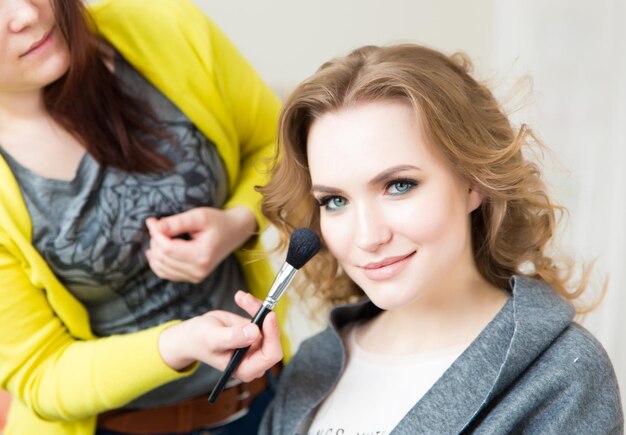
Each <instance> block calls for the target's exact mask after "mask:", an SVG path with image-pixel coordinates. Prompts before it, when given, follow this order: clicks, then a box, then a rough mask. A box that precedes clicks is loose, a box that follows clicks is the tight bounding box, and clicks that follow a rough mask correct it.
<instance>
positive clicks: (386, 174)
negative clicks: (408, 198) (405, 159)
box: [368, 165, 421, 186]
mask: <svg viewBox="0 0 626 435" xmlns="http://www.w3.org/2000/svg"><path fill="white" fill-rule="evenodd" d="M411 170H418V171H421V169H420V168H418V167H417V166H413V165H397V166H392V167H391V168H388V169H385V170H384V171H383V172H381V173H380V174H378V175H377V176H375V177H374V178H372V179H371V180H370V182H369V183H368V184H369V185H372V186H373V185H377V184H380V183H382V182H384V181H387V180H388V179H390V178H393V176H394V175H395V174H397V173H398V172H404V171H411Z"/></svg>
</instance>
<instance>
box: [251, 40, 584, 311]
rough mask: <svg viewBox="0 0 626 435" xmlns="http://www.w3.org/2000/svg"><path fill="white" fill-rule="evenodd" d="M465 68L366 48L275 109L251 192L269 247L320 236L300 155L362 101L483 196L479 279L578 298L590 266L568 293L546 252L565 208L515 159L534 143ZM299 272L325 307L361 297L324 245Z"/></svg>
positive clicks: (422, 52)
mask: <svg viewBox="0 0 626 435" xmlns="http://www.w3.org/2000/svg"><path fill="white" fill-rule="evenodd" d="M471 70H472V64H471V62H470V60H469V59H468V58H467V56H466V55H464V54H462V53H455V54H453V55H451V56H446V55H444V54H442V53H440V52H438V51H435V50H432V49H429V48H426V47H423V46H420V45H415V44H403V45H395V46H386V47H375V46H366V47H362V48H359V49H357V50H355V51H353V52H352V53H350V54H349V55H347V56H345V57H339V58H336V59H333V60H331V61H330V62H327V63H325V64H324V65H322V67H321V68H320V69H319V70H318V71H317V72H316V73H315V74H314V75H313V76H311V77H310V78H308V79H307V80H305V81H304V82H302V83H301V84H300V85H299V86H298V87H297V88H296V89H295V90H294V91H293V92H292V93H291V95H290V96H289V97H288V99H287V100H286V102H285V104H284V106H283V109H282V112H281V116H280V124H279V154H280V156H278V155H277V157H276V160H275V161H274V165H273V169H272V173H273V174H272V175H273V176H272V178H271V180H270V182H269V183H268V184H267V185H266V186H264V187H262V188H260V189H259V190H260V191H261V192H262V194H263V206H262V207H263V212H264V213H265V215H266V216H268V218H269V220H270V221H271V222H272V223H273V224H274V225H275V226H276V228H277V229H278V231H279V234H280V245H279V246H278V249H284V248H285V247H286V245H287V243H288V238H289V235H290V234H291V232H292V231H293V229H294V228H296V227H309V228H312V229H314V230H316V231H317V232H320V219H319V207H318V205H317V204H316V201H315V200H314V198H313V196H312V195H311V192H310V189H311V178H310V174H309V171H308V163H307V155H306V149H307V136H308V133H309V129H310V128H311V125H312V124H313V123H314V122H315V120H316V119H318V118H319V117H320V116H321V115H323V114H325V113H327V112H333V111H337V110H340V109H342V108H345V107H350V106H352V105H356V104H359V103H363V102H373V101H381V100H394V101H397V100H400V101H405V102H407V103H409V104H410V105H411V106H412V107H413V109H414V111H415V113H416V116H419V117H420V120H421V125H423V126H424V128H425V133H426V135H427V138H428V140H429V142H430V143H432V144H434V145H435V146H436V148H437V149H438V150H439V151H440V153H441V155H443V156H444V158H445V159H446V160H447V162H448V163H449V164H450V165H451V167H452V168H453V169H454V170H456V171H457V172H458V173H459V174H460V175H461V176H462V177H464V178H465V179H466V180H467V181H468V182H469V183H470V184H472V185H473V186H475V187H476V188H477V189H478V190H479V191H480V193H481V194H482V196H483V202H482V205H481V206H480V207H479V208H478V209H477V210H475V211H474V212H473V213H472V215H471V220H472V247H473V253H474V258H475V262H476V265H477V267H478V270H479V271H480V273H481V274H482V275H483V276H484V277H485V278H486V279H487V280H488V281H489V282H490V283H492V284H493V285H495V286H497V287H499V288H505V289H508V288H509V279H510V278H511V276H512V275H514V274H521V275H526V276H531V277H534V278H538V279H541V280H543V281H545V282H546V283H548V284H550V285H551V286H552V287H553V288H554V289H555V290H556V291H557V292H558V293H559V294H560V295H561V296H562V297H564V298H566V299H569V300H573V299H576V298H578V297H579V296H580V295H581V294H582V293H583V291H584V290H585V288H586V286H587V281H588V275H589V267H584V268H583V269H584V270H583V273H582V278H579V279H578V280H577V281H576V284H575V285H572V284H571V283H570V281H572V275H573V272H574V262H573V261H571V260H570V259H568V258H564V261H563V260H561V261H559V264H558V265H557V262H556V260H554V258H553V257H552V256H551V255H550V254H549V253H548V251H549V249H548V245H549V242H550V241H551V239H552V237H553V235H554V231H555V226H556V217H557V215H558V214H559V213H561V212H563V211H564V209H563V208H562V207H560V206H558V205H555V204H553V203H552V201H551V200H550V198H549V196H548V194H547V191H546V187H545V185H544V182H543V180H542V177H541V172H540V170H539V168H538V166H537V164H536V163H534V162H531V161H529V160H527V159H526V158H525V157H524V155H523V149H524V148H525V147H527V146H530V145H539V146H543V145H542V144H541V143H540V142H539V140H538V139H537V138H536V137H535V135H534V134H533V133H532V131H531V130H530V129H529V128H528V127H527V126H526V125H522V127H521V128H519V129H517V130H516V129H514V128H513V126H512V125H511V123H510V122H509V119H508V118H507V116H506V114H505V113H504V112H503V110H502V108H501V106H500V104H499V103H498V101H496V99H495V97H494V96H493V94H492V93H491V91H490V90H489V89H488V88H487V87H486V86H485V85H483V84H481V83H479V82H477V81H476V80H475V79H474V78H472V76H471V75H470V73H471ZM304 274H305V278H306V280H305V281H306V283H305V285H303V286H301V289H300V291H301V292H302V291H304V292H306V290H303V289H308V291H310V292H311V293H313V292H314V293H315V295H316V296H318V297H320V298H321V299H322V300H323V301H324V302H327V303H329V304H331V305H334V304H338V303H345V302H349V301H351V300H354V298H355V297H358V296H359V295H362V291H361V290H360V289H359V288H358V287H357V286H356V285H355V284H354V283H353V282H352V281H351V280H350V279H349V278H348V277H347V275H345V274H344V273H343V272H342V271H341V270H340V268H339V266H338V264H337V261H336V260H335V258H334V257H333V256H332V255H331V253H330V252H329V251H328V250H327V249H326V247H325V246H323V247H322V250H321V251H320V254H318V255H317V256H316V257H315V258H314V259H313V260H312V261H311V263H310V264H308V265H307V266H306V267H305V268H304ZM307 283H308V285H306V284H307ZM583 311H586V310H585V309H582V308H581V307H579V312H583Z"/></svg>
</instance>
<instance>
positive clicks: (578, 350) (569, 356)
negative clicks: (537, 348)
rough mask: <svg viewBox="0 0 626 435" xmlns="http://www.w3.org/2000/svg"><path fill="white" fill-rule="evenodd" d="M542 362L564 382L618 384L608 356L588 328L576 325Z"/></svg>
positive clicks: (552, 346)
mask: <svg viewBox="0 0 626 435" xmlns="http://www.w3.org/2000/svg"><path fill="white" fill-rule="evenodd" d="M539 361H541V362H543V363H544V364H550V365H551V366H552V367H553V368H552V370H553V372H555V374H558V375H559V377H560V378H561V379H563V378H567V379H569V380H570V381H571V382H572V383H574V384H576V383H589V384H596V385H599V384H602V383H615V387H617V382H616V381H615V372H614V369H613V365H612V364H611V360H610V359H609V356H608V354H607V352H606V350H605V349H604V347H603V346H602V344H601V343H600V342H599V341H598V339H596V338H595V337H594V336H593V335H592V334H591V333H590V332H589V331H588V330H587V329H585V328H584V327H583V326H581V325H579V324H578V323H576V322H571V323H570V325H569V326H568V327H567V328H565V329H564V330H563V332H562V333H561V334H560V335H559V336H558V337H557V338H556V339H555V340H554V341H553V342H552V343H551V344H550V346H549V347H548V348H547V349H546V351H545V352H544V353H543V355H542V356H541V357H540V359H539Z"/></svg>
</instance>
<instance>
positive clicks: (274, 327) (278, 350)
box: [260, 312, 283, 365]
mask: <svg viewBox="0 0 626 435" xmlns="http://www.w3.org/2000/svg"><path fill="white" fill-rule="evenodd" d="M260 352H262V353H263V355H264V356H265V357H266V358H267V359H269V360H270V361H273V364H276V363H277V362H278V361H280V360H281V359H282V358H283V348H282V346H281V344H280V330H279V329H278V321H277V318H276V313H274V312H272V313H269V314H268V315H267V317H266V318H265V321H264V322H263V345H262V346H261V349H260ZM273 364H272V365H273Z"/></svg>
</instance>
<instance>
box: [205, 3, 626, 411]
mask: <svg viewBox="0 0 626 435" xmlns="http://www.w3.org/2000/svg"><path fill="white" fill-rule="evenodd" d="M195 1H196V2H197V4H198V5H199V6H200V7H201V8H202V9H203V10H204V11H205V12H206V13H207V14H208V15H210V16H211V17H212V18H213V19H214V20H215V21H216V22H217V24H218V25H219V26H220V27H221V28H222V29H223V30H224V31H225V33H226V34H227V35H228V36H229V37H230V38H231V39H232V40H233V42H234V43H235V44H236V45H237V46H238V47H239V49H240V50H241V51H242V52H243V54H244V55H245V56H246V57H247V58H248V60H249V61H250V62H251V63H252V64H253V65H254V67H255V68H256V69H257V71H258V72H259V73H260V74H261V76H262V77H263V78H264V79H265V81H266V82H267V83H269V84H270V86H272V87H273V88H274V89H275V91H276V92H277V93H278V94H279V95H280V96H281V97H285V96H286V95H287V94H288V93H289V91H290V90H291V89H292V88H293V87H294V86H295V85H296V84H297V83H299V82H300V81H301V80H303V79H304V78H306V77H307V76H309V75H310V74H312V73H313V72H314V71H315V69H316V68H317V67H318V66H320V65H321V64H322V63H323V62H325V61H326V60H328V59H330V58H331V57H334V56H339V55H343V54H346V53H347V52H349V51H350V50H352V49H354V48H356V47H358V46H361V45H365V44H377V45H380V44H390V43H396V42H418V43H422V44H425V45H428V46H431V47H433V48H436V49H439V50H442V51H444V52H447V53H451V52H454V51H458V50H462V51H465V52H466V53H467V54H469V55H470V57H471V58H472V59H473V61H474V63H475V70H476V74H475V75H476V76H477V77H478V78H479V79H484V80H487V81H489V82H490V83H491V84H492V86H493V88H494V89H495V92H496V95H498V96H499V98H501V99H502V100H503V101H505V102H506V106H505V107H506V108H507V109H508V110H510V111H512V112H513V111H514V113H513V115H512V118H513V120H514V121H515V122H516V123H518V124H519V123H522V122H526V123H528V124H529V125H530V126H531V127H532V128H533V129H534V130H535V132H536V133H538V135H539V137H540V138H541V139H542V140H543V141H544V142H545V143H546V144H547V145H548V146H549V147H550V148H551V150H552V151H551V152H549V153H546V154H545V155H544V156H543V164H544V165H546V180H547V182H548V185H549V186H550V189H551V192H552V194H553V196H554V198H555V199H556V201H557V202H559V203H561V204H563V205H565V206H566V207H567V208H568V209H569V214H568V215H567V216H566V217H565V218H564V219H563V221H562V222H561V227H560V231H561V232H560V234H559V237H558V248H559V249H561V250H563V251H564V252H565V253H567V254H571V255H574V256H575V257H576V258H577V259H579V260H581V261H582V260H585V261H593V260H595V268H594V275H593V282H594V284H596V287H598V286H601V284H602V281H603V280H604V279H608V292H607V293H606V297H605V299H604V302H603V303H602V305H600V307H599V308H597V309H596V310H594V311H593V312H592V313H591V314H589V315H587V316H585V317H584V318H581V319H580V321H581V323H583V324H584V325H585V326H586V327H587V328H588V329H590V330H591V331H592V332H593V333H594V335H595V336H596V337H598V339H599V340H600V341H601V342H602V344H603V345H604V347H605V348H606V349H607V351H608V353H609V355H610V357H611V359H612V361H613V364H614V366H615V369H616V371H617V374H618V378H619V381H620V386H621V387H622V391H623V392H624V391H625V390H626V330H625V329H626V328H625V326H626V321H625V320H624V318H625V317H626V313H624V311H625V310H626V272H625V269H626V230H625V229H624V227H625V225H626V189H625V187H624V186H625V184H626V175H625V174H624V167H626V28H625V27H624V26H623V22H622V21H623V19H624V17H626V0H598V1H595V2H589V1H584V0H552V1H550V2H545V1H540V0H524V1H522V0H507V1H496V0H473V1H455V0H385V1H380V0H342V1H336V0H318V1H316V2H308V3H305V2H300V1H293V0H273V1H271V2H269V1H261V2H250V1H248V0H229V1H228V2H226V1H208V0H195ZM523 77H530V78H531V79H532V89H530V88H529V87H528V84H529V82H528V80H526V81H524V82H521V83H522V84H524V85H525V86H519V84H520V82H518V79H520V78H523ZM513 91H517V95H518V97H517V98H515V99H513V100H511V99H510V98H509V97H510V96H511V95H512V92H513ZM266 241H267V244H269V245H271V244H272V242H273V235H272V232H271V231H270V232H269V234H266ZM276 261H277V263H279V262H280V261H281V259H278V258H277V259H276ZM299 306H300V307H301V306H302V304H300V305H299ZM322 326H323V325H320V324H317V323H315V322H312V321H310V320H308V319H307V317H306V313H305V310H301V309H296V310H294V311H293V313H292V315H291V319H290V323H289V328H290V336H291V337H292V339H293V342H294V345H295V346H297V345H298V344H299V343H300V341H301V340H302V339H303V338H305V337H306V336H308V335H310V334H312V333H313V332H315V331H317V330H318V329H319V328H321V327H322ZM622 402H626V395H624V393H622Z"/></svg>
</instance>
